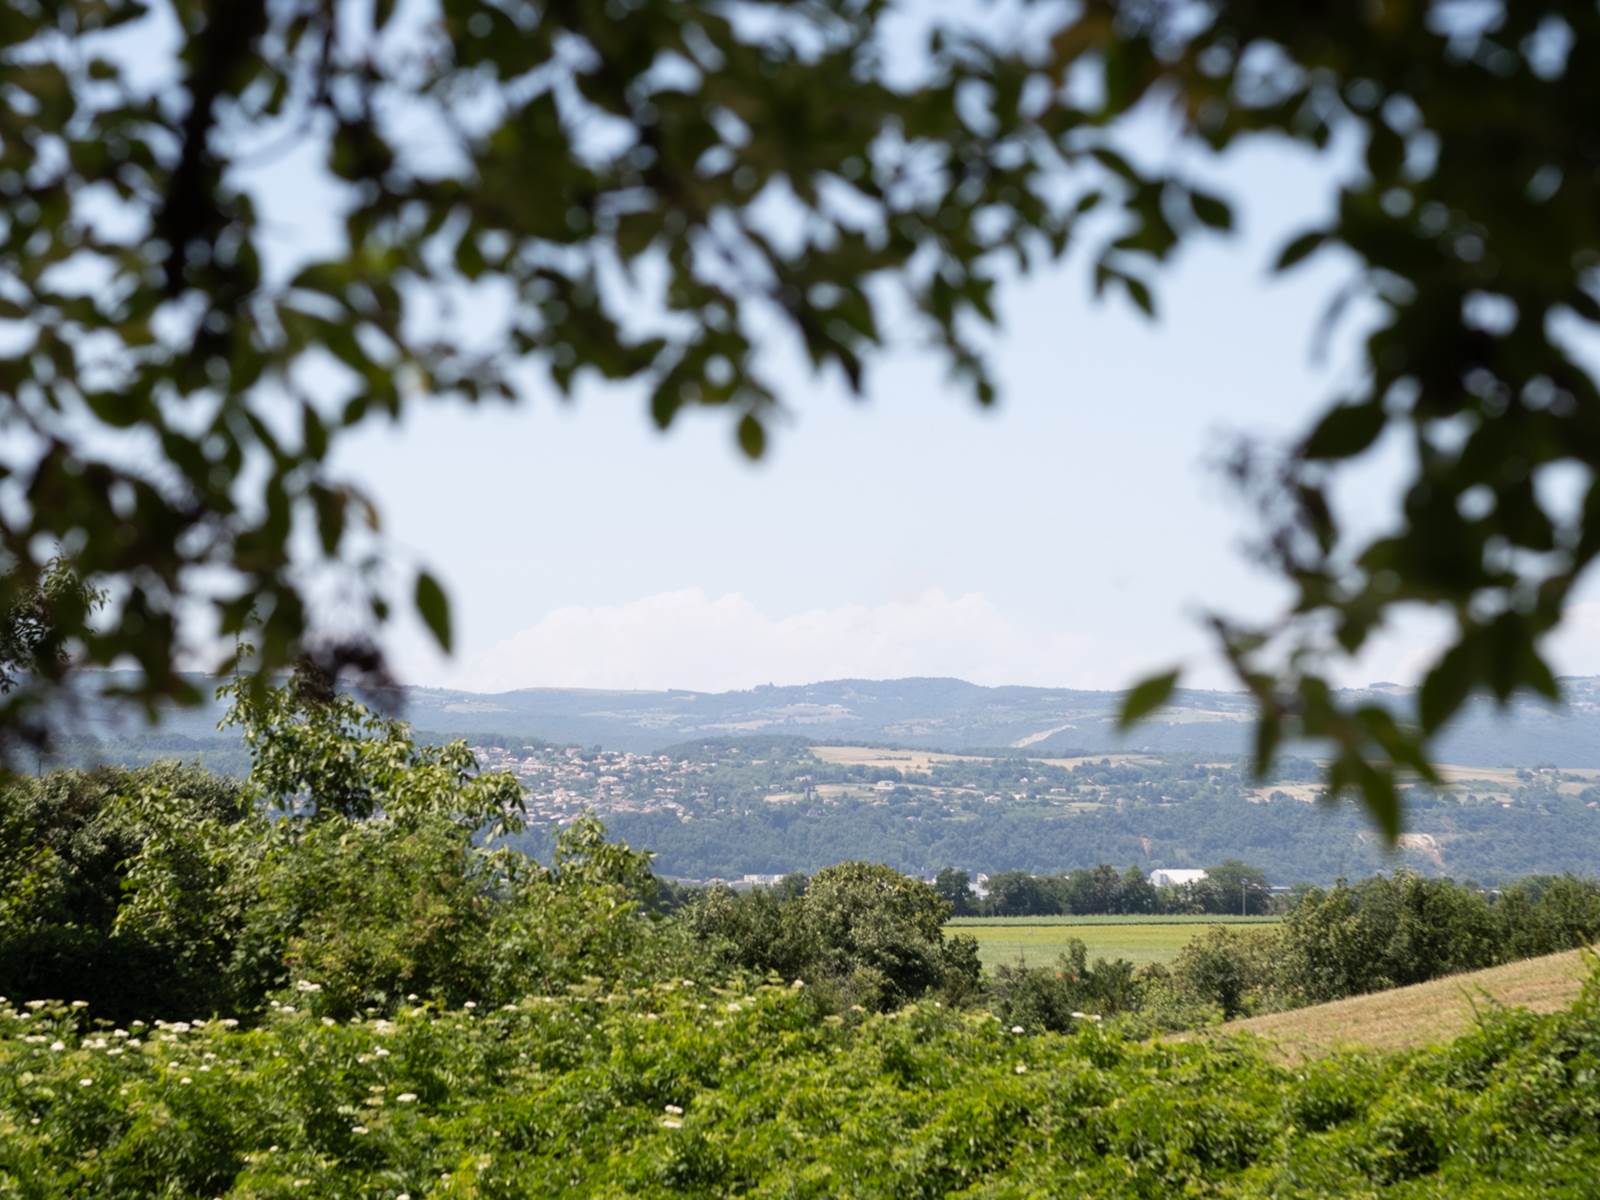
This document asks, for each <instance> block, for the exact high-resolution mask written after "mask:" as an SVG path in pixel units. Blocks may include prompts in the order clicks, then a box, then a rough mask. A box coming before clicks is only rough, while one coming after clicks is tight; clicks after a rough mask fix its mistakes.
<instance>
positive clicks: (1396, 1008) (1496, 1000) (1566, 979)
mask: <svg viewBox="0 0 1600 1200" xmlns="http://www.w3.org/2000/svg"><path fill="white" fill-rule="evenodd" d="M1593 965H1594V959H1593V958H1592V957H1589V956H1587V952H1586V951H1582V950H1569V951H1567V952H1566V953H1565V954H1552V955H1549V956H1547V957H1545V958H1530V959H1526V960H1524V961H1523V962H1515V963H1507V964H1506V965H1505V966H1503V967H1491V968H1489V969H1488V970H1486V971H1472V972H1469V973H1467V974H1464V975H1452V976H1450V977H1448V978H1445V979H1435V980H1432V981H1431V982H1428V983H1419V984H1416V985H1414V986H1412V987H1404V988H1395V989H1393V990H1391V991H1387V992H1374V993H1372V994H1371V995H1367V996H1352V997H1351V998H1350V999H1348V1000H1336V1001H1334V1002H1333V1003H1332V1004H1319V1005H1316V1006H1315V1007H1313V1008H1302V1009H1298V1010H1296V1011H1294V1012H1284V1013H1272V1014H1270V1015H1268V1016H1264V1017H1252V1018H1250V1019H1248V1020H1244V1021H1233V1022H1230V1023H1229V1024H1227V1025H1222V1026H1219V1027H1218V1028H1217V1029H1216V1030H1213V1031H1212V1033H1213V1034H1231V1033H1251V1034H1256V1035H1258V1036H1260V1037H1263V1038H1265V1039H1267V1040H1268V1041H1269V1042H1271V1043H1272V1044H1273V1045H1275V1046H1276V1047H1277V1049H1278V1050H1279V1052H1280V1053H1281V1054H1282V1056H1283V1057H1284V1058H1285V1059H1288V1060H1290V1061H1296V1060H1301V1059H1306V1058H1314V1057H1316V1056H1318V1055H1322V1054H1326V1053H1328V1052H1330V1051H1333V1050H1336V1049H1341V1048H1344V1047H1357V1048H1362V1049H1376V1050H1405V1049H1411V1048H1414V1047H1417V1046H1429V1045H1435V1044H1437V1043H1441V1042H1445V1041H1448V1040H1450V1039H1451V1038H1454V1037H1456V1036H1458V1035H1460V1034H1461V1033H1464V1032H1465V1031H1466V1030H1467V1029H1468V1028H1469V1027H1470V1026H1471V1024H1472V1022H1473V1017H1474V1012H1475V1011H1476V1010H1481V1009H1483V1008H1487V1007H1492V1006H1494V1005H1496V1004H1500V1005H1504V1006H1507V1007H1515V1008H1527V1009H1531V1010H1532V1011H1533V1012H1540V1013H1547V1012H1555V1011H1556V1010H1557V1009H1561V1008H1565V1007H1566V1006H1567V1005H1569V1004H1571V1003H1572V1001H1573V1000H1574V999H1575V998H1576V997H1577V995H1578V989H1579V988H1580V987H1581V986H1582V983H1583V980H1584V979H1585V978H1586V977H1587V976H1588V974H1589V971H1590V970H1591V969H1592V967H1593Z"/></svg>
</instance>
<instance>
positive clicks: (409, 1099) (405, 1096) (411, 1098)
mask: <svg viewBox="0 0 1600 1200" xmlns="http://www.w3.org/2000/svg"><path fill="white" fill-rule="evenodd" d="M395 1099H396V1100H398V1101H400V1103H401V1104H415V1103H416V1100H417V1094H416V1093H415V1092H401V1093H400V1094H399V1095H398V1096H396V1097H395Z"/></svg>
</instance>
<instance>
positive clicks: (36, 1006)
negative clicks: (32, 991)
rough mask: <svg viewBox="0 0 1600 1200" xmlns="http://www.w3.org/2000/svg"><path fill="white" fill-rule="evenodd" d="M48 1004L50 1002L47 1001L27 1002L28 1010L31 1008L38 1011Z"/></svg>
mask: <svg viewBox="0 0 1600 1200" xmlns="http://www.w3.org/2000/svg"><path fill="white" fill-rule="evenodd" d="M49 1003H50V1002H49V1001H48V1000H29V1001H28V1007H29V1008H33V1009H40V1008H43V1007H44V1006H45V1005H46V1004H49Z"/></svg>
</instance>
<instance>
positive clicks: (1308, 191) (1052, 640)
mask: <svg viewBox="0 0 1600 1200" xmlns="http://www.w3.org/2000/svg"><path fill="white" fill-rule="evenodd" d="M1149 148H1150V149H1151V150H1152V151H1155V152H1160V150H1161V149H1162V147H1161V146H1160V144H1159V139H1152V140H1151V143H1150V146H1149ZM1325 170H1326V168H1325V167H1319V166H1318V165H1317V164H1315V163H1313V162H1311V161H1310V160H1308V159H1306V158H1304V157H1302V156H1300V155H1297V154H1294V153H1290V152H1287V151H1282V150H1278V151H1272V152H1267V153H1256V154H1253V155H1250V156H1248V157H1244V158H1235V159H1232V160H1230V161H1229V162H1228V163H1227V164H1225V166H1224V168H1223V169H1222V172H1221V175H1220V178H1221V179H1223V180H1224V181H1225V182H1226V183H1227V184H1228V186H1229V188H1230V191H1231V192H1232V193H1233V194H1234V195H1235V196H1236V197H1238V198H1239V199H1240V201H1241V215H1242V217H1243V225H1242V230H1241V233H1240V235H1239V236H1236V237H1234V238H1232V239H1229V240H1227V241H1218V242H1214V243H1212V244H1210V245H1207V246H1204V247H1201V248H1198V249H1196V250H1193V251H1190V252H1188V253H1186V254H1185V256H1184V257H1183V258H1181V259H1180V261H1179V262H1178V264H1177V265H1176V269H1175V270H1173V271H1171V272H1170V273H1169V274H1168V275H1167V276H1166V277H1165V278H1164V279H1163V281H1162V283H1161V286H1160V289H1159V299H1160V318H1159V320H1157V321H1156V322H1153V323H1152V322H1150V321H1148V320H1146V319H1145V318H1143V317H1142V316H1141V315H1139V314H1137V313H1136V312H1134V311H1132V310H1131V308H1130V307H1129V306H1128V305H1126V304H1125V303H1123V302H1122V301H1120V300H1119V299H1111V300H1107V301H1104V302H1098V303H1097V302H1095V301H1094V300H1093V299H1092V298H1091V297H1090V294H1089V287H1088V272H1087V270H1086V269H1085V265H1084V262H1083V261H1082V258H1081V257H1078V256H1069V258H1068V260H1067V261H1066V262H1065V263H1063V264H1062V265H1061V266H1060V267H1059V268H1057V269H1053V270H1050V271H1047V272H1045V273H1043V274H1041V275H1038V276H1036V277H1033V278H1030V279H1026V280H1018V281H1015V282H1013V283H1012V284H1011V286H1009V287H1008V288H1007V289H1006V290H1005V292H1004V293H1003V295H1002V303H1001V322H1000V325H1001V328H1002V330H1003V333H1002V334H1001V335H1000V337H999V338H998V339H997V341H996V343H995V346H994V350H993V354H994V362H995V363H996V365H997V368H998V371H999V375H1000V379H1001V383H1002V388H1001V391H1002V400H1001V403H1000V404H999V405H998V406H997V407H996V408H995V409H994V410H991V411H984V410H980V409H979V408H977V406H976V405H974V404H973V403H972V402H971V401H970V400H969V399H967V398H966V397H965V395H964V394H963V393H961V392H960V391H959V390H958V389H956V388H955V387H953V386H951V385H950V384H949V383H948V382H947V381H946V380H945V379H944V378H943V377H942V375H941V372H940V370H939V368H938V367H937V365H935V364H934V363H932V362H931V361H929V359H928V358H927V357H926V356H921V355H919V354H918V353H917V352H916V349H915V347H905V348H903V349H901V350H899V351H897V352H896V353H895V354H894V355H892V356H891V357H890V358H889V359H888V360H887V361H886V362H883V363H881V364H879V365H878V366H877V367H876V368H875V369H874V370H873V371H872V372H871V373H870V374H869V376H868V381H867V386H866V389H865V393H866V394H865V398H864V399H863V400H861V401H853V400H851V399H850V398H848V397H847V396H846V395H845V394H844V392H843V389H842V388H841V386H839V383H838V381H837V380H834V379H830V378H828V377H827V376H822V377H818V376H816V375H814V374H812V373H811V372H810V371H809V370H807V369H806V368H805V367H803V366H802V365H801V364H799V363H796V362H792V361H788V360H785V359H783V358H782V357H781V356H782V355H783V353H784V351H783V348H781V347H778V348H775V349H774V353H775V354H776V355H779V356H780V358H779V362H780V366H781V372H782V373H781V377H782V380H783V384H784V387H783V391H782V395H781V399H782V401H783V403H784V404H785V406H786V407H787V408H788V409H789V410H790V413H791V418H792V419H791V420H789V421H788V422H786V424H785V425H784V426H782V427H780V428H779V429H778V430H777V433H776V437H775V438H774V441H773V446H772V449H771V451H770V453H769V455H768V457H767V459H766V460H765V461H763V462H761V463H758V464H751V463H749V462H747V461H745V460H744V459H743V458H742V457H741V456H740V455H739V454H738V452H737V451H736V449H735V448H734V444H733V440H732V437H731V436H730V435H731V430H730V429H729V428H728V426H727V423H726V422H725V421H724V420H722V419H720V418H719V417H718V416H717V415H716V414H691V415H690V419H688V420H685V421H681V422H680V424H679V425H677V426H675V427H674V428H673V429H672V430H670V431H669V432H668V433H666V434H665V435H662V434H658V433H657V432H656V431H655V430H654V428H653V427H652V426H651V425H650V423H649V421H648V418H647V414H646V411H645V406H644V400H643V397H642V395H641V394H640V392H639V391H638V390H637V389H632V388H627V387H610V388H600V387H594V388H590V389H588V390H587V391H586V392H584V393H583V394H581V395H580V397H579V399H578V400H577V401H576V402H575V403H572V404H563V403H561V402H560V401H558V400H557V399H555V398H554V397H553V396H552V395H551V394H549V393H548V392H545V391H541V390H539V389H537V388H535V389H530V394H529V395H528V396H526V397H525V398H524V402H523V403H522V404H521V405H519V406H518V407H516V408H514V409H510V410H504V409H501V410H483V411H465V410H463V409H461V408H459V407H442V408H439V409H436V410H433V411H430V412H426V413H419V414H418V415H415V416H413V417H412V418H410V419H408V421H407V422H406V423H405V424H403V425H401V426H400V427H398V428H395V429H384V430H380V431H375V432H373V433H372V434H370V435H363V437H362V439H361V441H360V442H359V443H358V444H357V445H356V446H355V447H354V449H353V451H352V452H351V453H349V454H348V456H347V457H346V458H345V460H344V465H345V466H346V467H347V468H348V469H349V470H350V471H351V473H352V474H354V475H355V476H356V477H357V478H358V479H359V480H361V481H362V482H363V483H364V484H365V485H366V486H367V487H368V488H370V490H371V491H372V492H373V494H374V495H375V496H376V497H377V498H378V499H379V501H380V503H381V505H382V508H383V510H384V512H385V515H386V521H387V528H388V530H389V532H390V534H391V535H392V536H394V537H396V538H397V539H398V540H399V541H400V542H401V543H402V545H403V547H404V551H405V552H406V553H410V554H414V555H415V556H416V557H417V559H418V560H419V561H424V562H427V563H429V564H431V565H433V566H434V567H436V568H437V569H438V571H439V573H440V575H441V576H442V577H443V578H444V579H445V580H447V581H448V583H449V585H450V589H451V595H452V598H453V602H454V605H455V614H456V624H457V629H458V631H459V633H458V646H457V651H456V653H455V654H454V655H453V656H452V657H451V658H449V659H444V658H442V657H440V656H439V655H437V654H435V653H431V652H430V650H429V647H428V645H427V641H426V638H425V637H424V636H422V635H421V634H420V633H419V631H417V630H416V629H415V628H414V627H402V628H400V629H397V630H396V631H395V637H394V639H393V641H392V645H393V647H394V649H395V655H396V661H397V663H398V664H399V666H400V668H401V671H402V674H403V675H404V677H405V678H407V679H408V680H410V681H412V682H417V683H426V684H433V685H440V686H453V687H465V688H471V689H475V690H506V689H512V688H519V687H532V686H584V687H607V688H661V687H685V688H694V689H700V690H723V689H732V688H744V687H750V686H754V685H756V684H760V683H768V682H772V683H798V682H806V681H810V680H816V679H824V678H838V677H843V676H854V677H867V678H879V677H895V676H904V675H953V676H958V677H961V678H964V679H968V680H971V681H973V682H977V683H984V684H1004V683H1021V684H1035V685H1047V686H1073V687H1092V688H1113V687H1120V686H1124V685H1126V684H1127V683H1129V682H1130V681H1131V680H1132V679H1134V678H1136V677H1138V676H1139V675H1141V674H1144V673H1147V672H1149V671H1150V670H1153V669H1159V668H1163V667H1165V666H1168V665H1170V664H1172V663H1175V662H1182V663H1184V664H1186V666H1187V667H1188V668H1189V671H1190V674H1189V675H1188V677H1187V678H1188V679H1189V680H1191V681H1192V682H1194V683H1196V684H1201V685H1207V686H1226V685H1227V676H1226V673H1225V671H1224V670H1223V669H1222V668H1221V666H1220V664H1219V663H1218V662H1217V661H1216V658H1215V655H1214V654H1212V653H1211V652H1210V648H1209V639H1208V635H1207V634H1206V633H1205V632H1204V631H1203V629H1202V628H1201V626H1200V622H1199V616H1200V614H1202V613H1203V612H1205V611H1208V610H1219V611H1223V612H1228V613H1231V614H1234V615H1239V616H1251V615H1254V616H1263V615H1266V614H1269V613H1270V612H1272V611H1273V609H1274V606H1275V605H1276V604H1277V603H1279V602H1281V599H1282V596H1283V593H1282V591H1281V590H1279V588H1280V585H1277V584H1275V583H1274V581H1272V580H1271V579H1269V578H1267V577H1266V576H1265V575H1264V574H1262V573H1261V572H1260V571H1259V570H1258V569H1257V568H1255V567H1253V566H1252V565H1251V564H1250V563H1249V562H1248V561H1247V559H1246V557H1245V556H1244V555H1243V554H1242V553H1241V552H1240V545H1241V542H1242V541H1243V539H1244V538H1245V537H1246V536H1247V535H1249V534H1250V533H1251V532H1252V528H1253V527H1252V525H1251V520H1250V514H1249V512H1248V510H1247V509H1246V507H1245V506H1244V504H1243V503H1242V502H1241V501H1240V500H1239V499H1238V498H1237V497H1236V496H1235V495H1234V494H1233V493H1232V492H1231V490H1230V488H1229V486H1228V485H1227V484H1226V482H1225V481H1224V480H1223V478H1222V477H1221V474H1220V473H1219V472H1218V471H1217V470H1216V469H1215V467H1214V465H1213V464H1214V462H1215V460H1216V458H1217V456H1218V454H1219V453H1220V452H1221V451H1222V450H1223V449H1224V448H1225V447H1226V446H1227V444H1228V441H1229V439H1230V438H1231V437H1233V436H1235V435H1238V434H1240V433H1249V434H1252V435H1258V436H1266V437H1277V438H1287V437H1289V436H1292V435H1293V434H1294V433H1295V432H1297V431H1299V430H1301V429H1303V428H1304V426H1305V423H1306V421H1307V420H1308V419H1309V417H1310V415H1311V414H1313V413H1315V412H1316V411H1317V410H1318V408H1319V406H1321V405H1322V404H1324V403H1325V402H1326V401H1327V399H1328V397H1329V396H1330V394H1332V390H1333V389H1334V388H1335V387H1336V386H1337V383H1338V381H1339V378H1340V372H1341V367H1343V366H1347V364H1348V362H1349V361H1350V358H1351V355H1350V354H1349V345H1348V338H1347V339H1346V341H1345V342H1343V343H1340V344H1339V345H1338V348H1337V349H1336V350H1335V351H1334V353H1332V354H1331V355H1330V356H1329V357H1328V359H1327V360H1326V361H1324V362H1321V363H1318V362H1316V361H1314V358H1313V354H1312V349H1313V346H1312V335H1313V332H1314V329H1315V327H1316V323H1317V320H1318V317H1319V316H1320V315H1321V312H1322V306H1323V305H1324V304H1325V303H1326V300H1327V297H1328V296H1329V295H1330V294H1331V293H1332V291H1333V290H1334V288H1335V287H1336V286H1337V285H1338V283H1339V282H1341V281H1342V280H1343V279H1344V278H1345V277H1346V272H1345V269H1344V267H1343V266H1342V265H1341V264H1338V263H1328V264H1323V265H1321V266H1316V267H1313V268H1312V269H1310V270H1308V271H1305V272H1303V273H1301V275H1300V276H1299V277H1297V278H1296V279H1294V280H1293V281H1291V282H1281V281H1274V280H1273V279H1272V278H1271V277H1270V275H1269V272H1268V271H1267V269H1266V267H1267V264H1268V263H1269V262H1270V261H1271V258H1272V255H1273V252H1274V249H1275V247H1276V246H1277V245H1279V244H1281V241H1282V240H1283V239H1284V237H1286V236H1287V235H1289V234H1292V233H1293V232H1296V231H1297V230H1299V229H1301V228H1304V227H1305V226H1306V225H1307V224H1309V223H1310V222H1311V221H1312V220H1313V219H1314V217H1315V216H1316V214H1317V213H1318V212H1319V211H1321V208H1322V206H1323V205H1324V204H1326V203H1327V197H1328V190H1327V188H1326V184H1325V179H1326V174H1325ZM1391 474H1392V473H1391ZM1368 475H1369V476H1374V477H1375V478H1374V479H1372V480H1369V484H1370V486H1371V487H1372V491H1371V492H1370V494H1362V493H1359V492H1358V493H1357V494H1356V495H1355V496H1354V497H1353V500H1354V507H1355V508H1356V509H1357V510H1360V509H1361V508H1362V507H1363V506H1365V507H1366V508H1368V509H1370V511H1371V512H1372V514H1373V515H1374V519H1376V515H1377V514H1378V513H1380V512H1381V511H1382V510H1383V497H1384V493H1385V491H1386V484H1385V481H1384V479H1383V471H1382V469H1381V468H1379V469H1377V470H1375V471H1369V472H1368ZM1416 657H1417V643H1416V641H1415V640H1414V639H1413V638H1409V637H1400V638H1396V639H1391V643H1390V644H1388V645H1385V646H1383V647H1380V649H1379V651H1378V652H1377V653H1375V654H1374V655H1372V656H1371V657H1370V659H1369V660H1368V661H1366V662H1364V663H1362V664H1360V665H1359V667H1358V668H1357V670H1356V674H1357V675H1360V674H1366V675H1367V676H1369V677H1371V678H1394V677H1399V676H1401V675H1404V674H1406V673H1408V672H1411V671H1414V669H1415V666H1416V663H1415V661H1414V660H1415V659H1416Z"/></svg>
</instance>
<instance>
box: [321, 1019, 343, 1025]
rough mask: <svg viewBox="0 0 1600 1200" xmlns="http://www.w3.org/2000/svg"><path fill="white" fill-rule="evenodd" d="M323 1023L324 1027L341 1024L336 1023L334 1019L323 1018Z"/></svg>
mask: <svg viewBox="0 0 1600 1200" xmlns="http://www.w3.org/2000/svg"><path fill="white" fill-rule="evenodd" d="M322 1023H323V1024H324V1025H337V1024H338V1023H339V1022H337V1021H335V1020H334V1019H333V1018H332V1017H323V1018H322Z"/></svg>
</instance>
